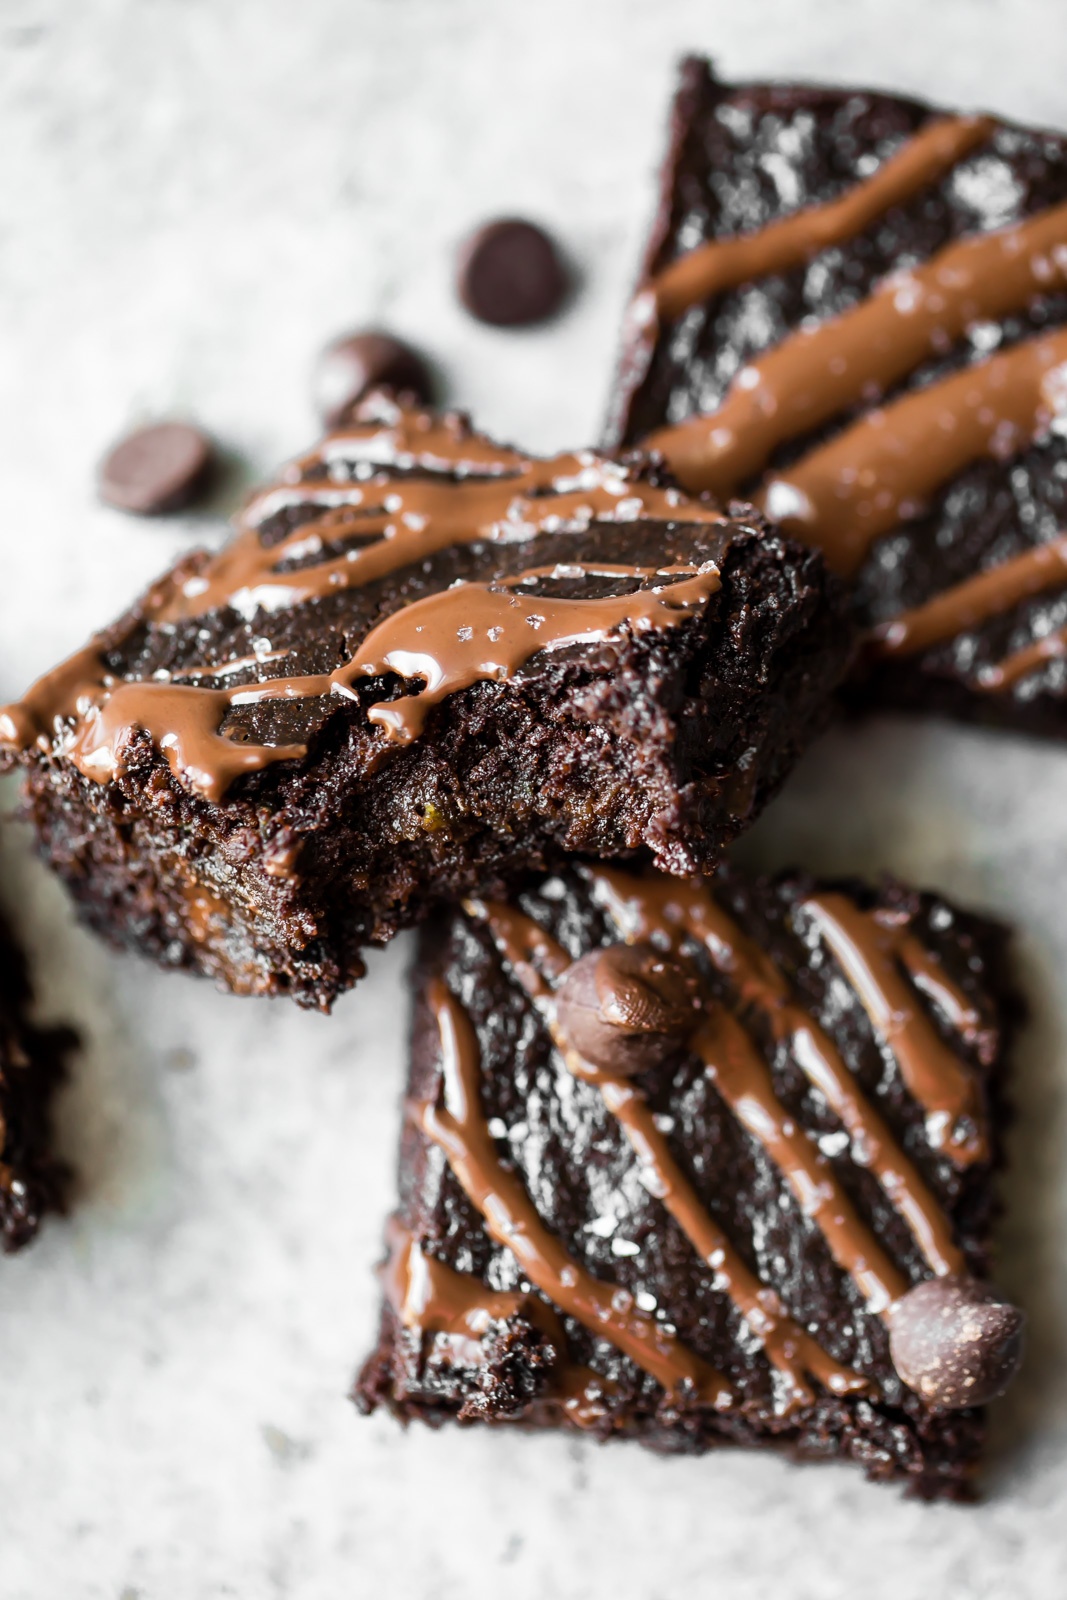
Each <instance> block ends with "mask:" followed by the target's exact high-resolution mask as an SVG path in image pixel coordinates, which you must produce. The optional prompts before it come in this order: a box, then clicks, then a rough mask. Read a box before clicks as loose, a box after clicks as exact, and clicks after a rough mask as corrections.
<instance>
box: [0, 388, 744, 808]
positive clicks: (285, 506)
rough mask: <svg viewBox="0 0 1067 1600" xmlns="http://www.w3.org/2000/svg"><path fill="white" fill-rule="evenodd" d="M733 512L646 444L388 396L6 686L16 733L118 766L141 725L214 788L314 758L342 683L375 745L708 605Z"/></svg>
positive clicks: (8, 740) (185, 773) (90, 773)
mask: <svg viewBox="0 0 1067 1600" xmlns="http://www.w3.org/2000/svg"><path fill="white" fill-rule="evenodd" d="M732 528H733V525H732V524H731V523H730V521H729V519H728V518H727V517H726V516H725V515H724V514H723V513H722V512H721V511H719V510H717V509H716V508H714V507H713V506H710V505H705V504H701V503H698V502H695V501H692V500H689V499H688V498H687V497H685V496H684V495H682V494H681V493H680V492H679V491H678V490H677V489H676V488H673V487H670V486H668V485H666V484H665V483H664V481H663V480H662V478H660V479H659V480H657V478H656V476H655V473H654V471H653V470H652V469H650V468H649V466H648V464H647V463H642V462H640V461H638V460H636V459H632V460H630V461H623V462H619V461H612V460H610V459H608V458H606V457H604V456H602V455H599V454H596V453H594V452H592V451H586V452H580V453H578V454H570V455H564V456H559V457H556V458H554V459H552V460H546V461H541V460H536V459H534V458H532V457H529V456H524V455H522V454H520V453H519V452H518V451H515V450H510V449H507V448H505V447H503V446H498V445H495V444H493V443H491V442H490V441H489V440H487V439H485V438H484V437H482V436H480V435H478V434H475V433H473V432H472V431H471V430H470V428H469V427H468V426H467V425H466V423H465V422H464V421H463V420H462V419H460V418H459V417H457V416H444V417H437V416H434V415H433V414H431V413H429V412H424V411H413V410H405V409H403V408H402V407H400V406H398V405H397V404H395V403H394V402H392V401H390V400H388V399H386V398H383V397H375V398H374V399H373V400H372V401H369V402H368V403H367V404H366V405H365V406H364V407H363V408H362V410H361V412H360V413H359V416H358V418H357V420H356V421H354V422H353V423H352V424H351V425H348V426H345V427H342V428H340V429H338V430H337V431H336V432H334V433H332V434H330V435H329V436H328V437H327V439H326V440H325V441H324V442H323V444H322V445H321V446H320V447H319V448H318V449H317V450H315V451H314V452H313V453H312V454H310V455H308V456H306V457H304V458H303V459H302V460H299V461H297V462H296V463H294V464H293V465H292V466H291V467H290V468H288V469H287V471H286V472H285V474H284V475H283V477H282V478H281V479H280V481H279V482H277V483H274V484H271V485H269V486H268V487H266V488H264V489H263V490H261V491H260V492H259V493H257V494H256V495H254V496H253V498H252V499H251V501H250V502H249V503H248V505H247V506H246V508H245V510H244V512H243V514H242V516H241V518H240V519H239V526H238V532H237V536H236V538H235V539H234V541H233V542H232V543H231V544H230V545H229V546H227V547H226V548H225V549H224V550H223V551H222V552H221V553H220V554H219V555H217V556H214V557H209V556H207V555H206V554H204V553H202V552H201V553H198V554H197V555H194V556H193V557H192V558H190V559H189V560H188V561H186V562H183V563H182V564H180V565H179V566H178V567H177V568H175V569H174V571H172V572H171V573H170V574H168V575H167V577H166V578H164V579H163V581H162V582H161V583H160V584H158V585H157V586H156V587H155V588H153V589H152V590H151V591H150V592H149V594H148V595H147V596H146V597H145V598H144V599H143V600H142V601H141V602H140V604H139V605H138V606H136V607H135V608H134V609H133V610H132V611H131V612H129V613H128V614H127V616H126V617H125V618H124V619H123V620H122V621H121V622H120V623H118V624H116V626H115V627H114V628H113V629H111V630H109V631H108V632H106V633H104V634H101V635H99V636H98V637H97V638H96V639H94V640H93V641H92V642H91V644H90V645H89V646H88V647H87V648H86V649H85V650H83V651H81V652H79V653H78V654H77V655H75V656H74V657H72V658H71V659H70V660H69V661H68V662H66V663H65V664H64V665H63V666H61V667H59V668H58V669H56V671H54V672H52V673H50V674H48V675H47V676H46V677H45V678H43V679H41V680H40V681H39V682H38V683H37V684H36V685H35V686H34V687H33V688H32V689H31V690H30V692H29V693H28V694H27V695H26V697H25V698H24V699H23V700H22V701H21V702H19V703H18V704H17V705H15V706H11V707H8V708H7V710H6V711H5V712H4V713H3V714H2V715H0V745H2V746H3V747H5V748H6V749H7V750H8V751H9V752H10V751H12V750H18V749H27V748H29V747H32V746H33V745H34V744H36V743H40V744H42V745H43V746H46V747H48V746H50V747H52V748H53V749H55V750H57V751H60V752H61V753H62V754H64V755H65V756H66V757H67V758H68V759H69V760H70V761H71V762H73V764H74V765H75V766H76V767H77V768H78V769H79V771H81V772H82V774H83V775H84V776H86V777H88V778H90V779H94V780H96V781H101V782H103V781H107V780H108V779H111V778H113V777H115V776H117V775H119V774H121V773H122V771H123V769H124V749H125V747H126V746H127V745H128V744H129V742H130V740H131V737H132V736H133V735H134V734H135V732H136V731H137V730H143V731H144V732H146V733H147V734H149V735H150V736H151V738H152V739H153V740H154V742H155V744H156V745H157V746H158V748H159V749H160V750H162V751H163V752H164V753H165V756H166V759H167V762H168V764H169V766H170V768H171V771H172V773H173V775H174V776H175V778H176V779H178V781H179V782H181V783H182V784H183V785H185V786H187V787H188V788H190V789H191V790H193V791H196V792H200V793H201V794H203V795H204V796H206V797H207V798H208V799H210V800H214V801H218V800H220V799H222V797H223V796H224V795H225V793H226V791H227V790H228V788H229V787H230V785H231V784H232V783H233V782H234V781H235V780H236V779H238V778H240V777H242V776H243V775H247V774H252V773H259V772H262V771H263V769H264V768H266V767H268V766H269V765H270V764H272V763H274V762H278V761H292V760H299V759H301V758H302V757H303V756H304V755H305V754H306V752H307V745H308V741H309V740H310V739H311V738H312V736H313V735H314V734H315V733H316V732H317V731H318V730H319V729H321V727H322V726H323V725H324V723H325V722H326V721H327V720H328V719H329V718H330V717H331V715H332V714H334V713H335V712H336V711H337V710H338V709H339V708H340V707H341V706H343V705H345V704H347V705H348V706H349V708H352V707H353V706H356V707H358V708H359V710H360V711H361V712H362V713H364V714H365V718H366V722H367V724H368V725H369V729H370V731H371V732H375V731H376V732H377V734H378V737H377V738H376V740H375V741H374V747H373V754H372V755H369V756H368V763H369V765H371V766H375V767H376V766H378V765H380V763H381V761H382V760H383V759H387V758H388V755H389V753H390V749H391V748H395V747H397V746H400V745H403V744H407V743H410V742H411V741H412V740H413V739H415V738H417V737H418V735H419V734H420V733H421V731H422V728H423V725H424V722H425V719H426V717H427V714H428V713H429V711H430V710H431V709H432V708H433V707H434V706H436V705H437V704H439V703H440V702H441V701H442V700H444V699H445V698H446V697H448V696H449V695H451V694H452V693H454V692H455V691H456V690H458V689H461V688H465V687H467V686H469V685H470V684H472V683H475V682H480V681H492V680H500V679H504V678H508V677H511V676H512V675H514V674H515V673H516V672H518V671H520V670H521V669H522V668H523V667H524V666H525V664H526V663H527V662H528V661H529V660H530V659H531V658H532V657H534V656H536V655H537V654H538V653H540V652H558V651H563V650H568V649H569V650H572V651H573V650H579V649H594V648H595V647H596V646H598V645H599V644H601V643H603V642H605V641H607V640H609V639H611V638H612V637H614V636H616V635H617V633H618V632H619V630H620V629H627V630H629V631H631V632H632V633H634V634H640V633H641V632H643V631H647V630H668V631H669V630H671V629H672V628H673V627H675V626H676V625H678V624H679V623H682V622H684V621H685V620H686V619H687V618H688V617H691V616H692V615H693V614H694V613H696V612H699V611H700V610H701V609H702V608H703V607H704V606H706V604H707V601H708V600H709V599H710V597H711V596H712V595H713V594H715V592H716V590H717V589H718V587H719V568H718V560H719V559H721V557H722V554H723V551H724V549H725V548H726V547H727V546H728V544H729V541H730V537H731V531H732ZM411 684H414V685H416V687H414V688H410V689H407V692H404V691H405V688H406V686H407V685H411Z"/></svg>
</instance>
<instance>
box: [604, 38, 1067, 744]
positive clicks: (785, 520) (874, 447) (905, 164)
mask: <svg viewBox="0 0 1067 1600" xmlns="http://www.w3.org/2000/svg"><path fill="white" fill-rule="evenodd" d="M1065 324H1067V143H1065V140H1064V138H1063V137H1062V136H1061V135H1059V134H1056V133H1052V132H1047V131H1043V130H1039V129H1028V128H1023V127H1018V126H1014V125H1012V124H1008V123H1005V122H1003V121H1000V120H998V119H996V118H993V117H988V116H951V115H944V114H942V113H940V112H938V111H936V110H934V109H933V108H931V107H930V106H928V105H925V104H923V103H921V102H919V101H915V100H909V99H903V98H900V97H897V96H892V95H886V94H881V93H876V92H868V91H863V90H847V89H830V88H819V87H811V86H805V85H790V84H740V85H724V84H721V83H719V82H717V81H716V79H715V78H714V75H713V73H712V71H711V69H710V67H709V65H708V63H707V62H704V61H700V60H690V61H687V62H686V63H685V64H684V66H683V70H682V77H681V84H680V87H679V91H678V95H677V98H676V101H675V107H674V116H673V124H672V139H671V146H670V150H669V153H668V157H667V161H666V165H665V168H664V176H663V191H662V198H661V206H660V211H659V215H658V218H657V222H656V225H655V227H654V230H653V235H652V239H651V242H650V246H649V250H648V254H647V257H646V261H645V267H644V272H643V275H642V281H641V284H640V287H639V290H638V293H637V295H636V297H635V299H634V302H633V304H632V306H631V308H630V313H629V317H628V325H627V329H626V334H625V338H624V348H623V359H622V366H621V370H620V374H619V381H618V385H617V388H616V392H615V395H614V399H613V408H612V417H611V421H610V425H609V429H608V435H609V438H610V439H611V441H612V443H613V444H618V443H621V442H627V443H635V442H637V441H641V442H642V443H644V444H646V445H647V446H649V447H653V448H656V449H659V450H661V451H662V452H663V453H664V455H665V456H666V458H667V460H668V461H669V462H670V464H671V466H672V469H673V471H674V472H675V473H676V475H677V476H678V478H679V479H680V481H681V482H682V483H683V485H684V486H685V487H687V488H689V489H690V490H696V489H710V490H712V491H713V492H715V493H716V494H718V495H720V496H723V495H729V494H731V493H744V494H746V495H747V496H750V497H751V498H753V499H754V500H755V501H756V503H757V504H758V505H761V506H762V507H763V508H764V509H765V510H766V511H767V513H768V514H769V515H770V516H771V517H773V518H774V519H775V520H777V521H778V522H779V523H780V525H781V526H782V528H783V529H784V530H785V531H786V532H788V533H790V534H791V535H792V536H793V537H795V538H798V539H801V540H803V541H807V542H810V543H813V544H815V545H817V546H818V547H819V548H820V549H822V550H823V552H824V553H825V555H826V557H827V559H828V561H829V562H830V564H831V565H832V566H833V567H834V568H836V570H837V571H839V572H840V573H841V574H843V575H844V576H846V577H848V578H849V579H850V580H851V581H852V582H853V583H854V585H855V594H856V604H857V607H858V611H859V616H860V619H861V620H862V622H864V623H865V624H866V626H867V628H868V630H869V637H868V650H867V656H866V660H867V666H868V668H869V670H870V674H871V684H872V693H873V694H877V690H878V686H879V684H880V683H881V684H882V685H883V686H884V687H886V688H888V689H890V694H889V697H890V698H895V699H897V700H898V701H899V700H902V699H904V700H919V699H921V698H923V697H925V698H926V699H927V700H928V701H930V702H932V703H933V704H935V705H936V704H937V703H938V689H939V686H942V685H944V686H947V688H946V695H947V697H948V698H947V701H946V705H947V708H948V709H952V710H957V711H960V710H962V711H964V713H965V714H969V715H974V716H978V717H982V718H984V719H988V720H1008V721H1011V720H1016V721H1019V720H1022V721H1023V722H1025V721H1027V720H1029V721H1030V722H1031V723H1032V724H1033V725H1034V726H1042V725H1044V726H1046V727H1048V728H1049V729H1050V730H1051V731H1058V732H1062V731H1064V730H1065V729H1067V720H1065V717H1064V703H1067V702H1064V697H1065V696H1067V661H1065V660H1064V659H1061V658H1062V657H1063V656H1064V654H1065V652H1067V524H1065V520H1064V508H1065V503H1067V442H1065V435H1067V423H1065V420H1064V419H1065V418H1067V378H1065V374H1067V326H1065ZM920 665H921V668H922V681H921V682H920V681H919V671H918V669H919V667H920ZM953 691H955V697H954V699H953ZM1013 711H1014V713H1015V715H1014V716H1013ZM1020 713H1021V716H1020Z"/></svg>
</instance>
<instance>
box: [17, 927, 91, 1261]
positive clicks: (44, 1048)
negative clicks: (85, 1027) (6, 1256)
mask: <svg viewBox="0 0 1067 1600" xmlns="http://www.w3.org/2000/svg"><path fill="white" fill-rule="evenodd" d="M32 999H33V995H32V992H31V989H30V980H29V975H28V971H27V967H26V961H25V958H24V956H23V954H22V951H21V950H20V949H19V948H18V946H17V945H16V943H15V941H14V939H13V938H12V935H11V930H10V928H9V927H8V925H7V921H6V919H5V918H4V916H3V915H2V914H0V1249H2V1250H4V1251H7V1252H10V1251H13V1250H18V1249H20V1248H21V1247H22V1245H24V1244H27V1243H28V1242H29V1241H30V1240H31V1239H32V1238H33V1236H34V1234H35V1233H36V1232H37V1229H38V1227H39V1226H40V1223H41V1218H42V1217H43V1216H44V1215H45V1213H46V1212H48V1211H55V1210H58V1209H60V1207H61V1205H62V1200H63V1188H64V1178H65V1171H64V1168H63V1167H62V1165H61V1164H60V1163H59V1162H58V1161H56V1160H55V1158H54V1157H53V1156H52V1154H51V1128H50V1124H49V1104H50V1101H51V1098H52V1094H53V1092H54V1090H55V1088H56V1086H57V1085H58V1084H59V1082H60V1080H61V1079H62V1077H63V1074H64V1061H65V1058H66V1056H67V1055H68V1054H69V1052H70V1050H71V1048H72V1046H73V1044H74V1035H73V1034H72V1033H71V1032H70V1030H69V1029H67V1028H39V1027H36V1026H35V1025H34V1024H33V1023H32V1022H31V1021H30V1020H29V1015H28V1013H29V1008H30V1005H31V1002H32Z"/></svg>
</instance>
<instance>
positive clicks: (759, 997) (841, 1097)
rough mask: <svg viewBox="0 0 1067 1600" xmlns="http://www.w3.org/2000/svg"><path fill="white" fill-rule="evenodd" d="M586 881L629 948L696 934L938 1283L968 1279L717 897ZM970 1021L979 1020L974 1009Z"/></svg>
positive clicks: (845, 1083)
mask: <svg viewBox="0 0 1067 1600" xmlns="http://www.w3.org/2000/svg"><path fill="white" fill-rule="evenodd" d="M585 875H586V877H587V879H588V881H589V882H590V884H591V885H592V887H593V892H594V896H595V898H596V899H597V900H598V901H599V903H600V904H601V905H602V906H604V908H605V909H606V910H607V912H608V914H609V916H610V917H611V918H612V921H613V922H614V923H615V925H616V927H618V928H619V930H620V932H621V933H622V934H623V937H624V938H627V939H631V940H633V939H648V938H649V937H653V938H655V937H656V936H658V937H659V938H660V939H661V940H662V939H666V940H668V941H669V942H670V944H671V945H672V946H673V947H674V948H675V949H677V948H679V946H680V943H681V939H682V936H683V935H685V934H688V935H689V936H690V937H691V938H693V939H694V940H697V941H698V942H700V943H701V944H703V946H704V948H705V949H706V951H707V953H708V955H709V957H710V959H711V961H712V963H713V965H714V966H715V967H716V969H717V970H718V971H719V972H721V973H722V974H723V975H724V976H726V977H728V978H729V979H730V980H731V981H732V983H733V984H734V986H735V988H736V991H737V995H738V999H739V1001H740V1003H741V1006H742V1008H746V1007H749V1006H751V1007H754V1008H756V1009H758V1010H759V1011H760V1012H761V1013H762V1014H763V1015H764V1016H765V1017H766V1018H767V1020H768V1022H769V1024H770V1026H771V1029H772V1032H773V1034H774V1037H775V1038H776V1039H783V1040H784V1039H791V1040H792V1042H793V1051H794V1055H795V1057H796V1060H797V1062H798V1064H799V1065H800V1067H801V1069H802V1070H803V1072H804V1074H805V1076H806V1077H807V1078H808V1080H809V1082H811V1083H812V1084H813V1086H814V1087H815V1088H816V1089H818V1090H819V1092H820V1093H821V1094H822V1096H823V1098H824V1099H825V1100H826V1103H827V1104H828V1105H829V1107H830V1109H831V1111H833V1113H834V1115H835V1116H836V1117H838V1118H839V1119H840V1121H841V1123H842V1126H843V1127H844V1129H845V1131H846V1132H847V1134H848V1136H849V1139H850V1141H851V1147H852V1152H851V1153H852V1159H853V1160H854V1161H855V1162H856V1164H857V1166H864V1167H867V1168H868V1169H869V1170H870V1171H871V1172H872V1173H873V1174H874V1176H875V1178H877V1180H878V1182H879V1184H880V1185H881V1187H882V1189H883V1190H884V1192H885V1195H886V1198H887V1199H888V1200H889V1202H890V1204H891V1205H892V1206H893V1207H894V1209H895V1210H896V1211H897V1212H898V1213H899V1214H900V1216H901V1217H902V1218H903V1220H904V1221H905V1222H906V1223H907V1225H908V1227H909V1228H910V1229H911V1232H912V1234H913V1235H914V1238H915V1242H916V1244H917V1245H918V1246H919V1249H920V1250H921V1251H922V1253H923V1256H924V1257H925V1259H926V1261H927V1263H928V1264H929V1266H930V1267H931V1268H932V1270H933V1271H934V1272H936V1273H938V1274H943V1273H952V1272H961V1271H963V1270H964V1260H963V1256H962V1254H961V1252H960V1250H959V1249H958V1248H957V1246H956V1244H955V1242H954V1240H953V1237H952V1230H951V1228H950V1227H949V1224H948V1220H947V1218H946V1216H945V1214H944V1211H943V1210H942V1208H941V1206H939V1205H938V1203H937V1201H936V1200H935V1198H934V1196H933V1195H932V1194H931V1192H930V1190H929V1189H928V1187H927V1186H926V1184H925V1183H924V1182H923V1179H922V1177H921V1176H920V1174H919V1172H918V1169H917V1168H916V1167H915V1165H914V1164H913V1163H912V1162H911V1161H909V1159H908V1157H907V1156H906V1155H905V1153H904V1151H903V1150H902V1149H901V1148H900V1146H899V1144H898V1143H897V1141H896V1139H895V1138H894V1137H893V1134H892V1133H891V1132H890V1129H889V1128H888V1126H887V1125H886V1123H885V1122H884V1121H883V1119H882V1118H881V1117H880V1116H879V1114H878V1112H877V1110H876V1109H875V1107H874V1106H873V1105H872V1104H871V1103H870V1101H869V1100H868V1099H867V1098H866V1096H865V1095H864V1094H862V1093H861V1092H860V1091H859V1089H858V1088H857V1085H856V1080H855V1078H854V1076H853V1074H852V1073H851V1072H850V1071H849V1069H848V1067H847V1065H846V1064H845V1061H844V1060H843V1058H842V1056H841V1053H840V1051H839V1050H838V1049H837V1046H836V1045H835V1044H834V1042H833V1040H832V1039H831V1038H830V1036H829V1034H827V1033H826V1031H825V1030H824V1029H823V1028H821V1027H820V1026H819V1024H818V1023H817V1022H816V1021H815V1019H814V1018H813V1017H811V1016H810V1015H809V1014H808V1012H807V1011H806V1010H805V1009H804V1007H803V1006H801V1005H799V1004H798V1003H797V1002H796V1000H795V999H794V998H793V996H792V994H791V992H790V988H789V984H788V982H787V981H786V978H785V975H784V974H783V973H782V972H781V971H780V970H779V969H778V967H776V966H775V964H774V962H773V961H772V960H771V959H770V958H769V956H768V955H767V954H766V952H765V951H763V950H761V949H760V948H759V946H758V945H757V944H756V943H755V941H754V940H752V939H750V938H749V937H748V936H747V935H746V934H745V933H743V932H742V930H741V929H740V928H739V927H738V925H737V924H736V922H735V921H734V920H733V918H732V917H730V916H729V915H728V913H727V912H726V911H724V910H723V908H722V906H720V905H719V904H718V902H717V901H716V900H715V899H714V897H713V896H712V895H711V893H710V892H709V891H708V890H707V889H705V888H703V887H698V886H696V885H693V884H687V883H683V882H671V881H666V880H665V881H664V882H662V883H659V882H653V881H651V880H643V879H640V878H635V877H632V876H631V875H630V874H628V873H625V872H621V871H618V870H616V869H615V868H611V867H595V868H586V869H585ZM911 944H912V945H914V946H915V947H916V949H915V951H913V952H911V956H912V961H913V963H914V965H915V969H916V972H918V971H919V970H920V969H921V970H923V971H925V967H923V966H922V962H921V957H922V956H923V955H924V954H925V952H923V951H922V947H921V946H920V945H919V944H918V941H917V940H912V941H911ZM910 949H911V946H909V951H910ZM940 976H941V974H940V969H939V968H938V969H937V972H936V973H931V974H930V982H931V984H933V983H934V982H936V981H937V979H938V978H939V977H940ZM935 998H936V999H937V1000H938V1003H939V1004H942V1005H943V1007H944V1009H945V1010H946V1012H948V1014H949V1015H950V1017H952V1016H953V1013H952V1011H951V1010H950V1007H951V1005H952V1002H953V1000H954V999H955V992H954V991H952V992H951V993H946V992H943V990H938V991H937V993H936V996H935ZM957 1015H958V1013H957ZM953 1020H955V1018H953ZM967 1020H968V1022H970V1021H971V1020H974V1013H973V1012H972V1011H970V1009H969V1008H968V1010H967Z"/></svg>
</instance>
